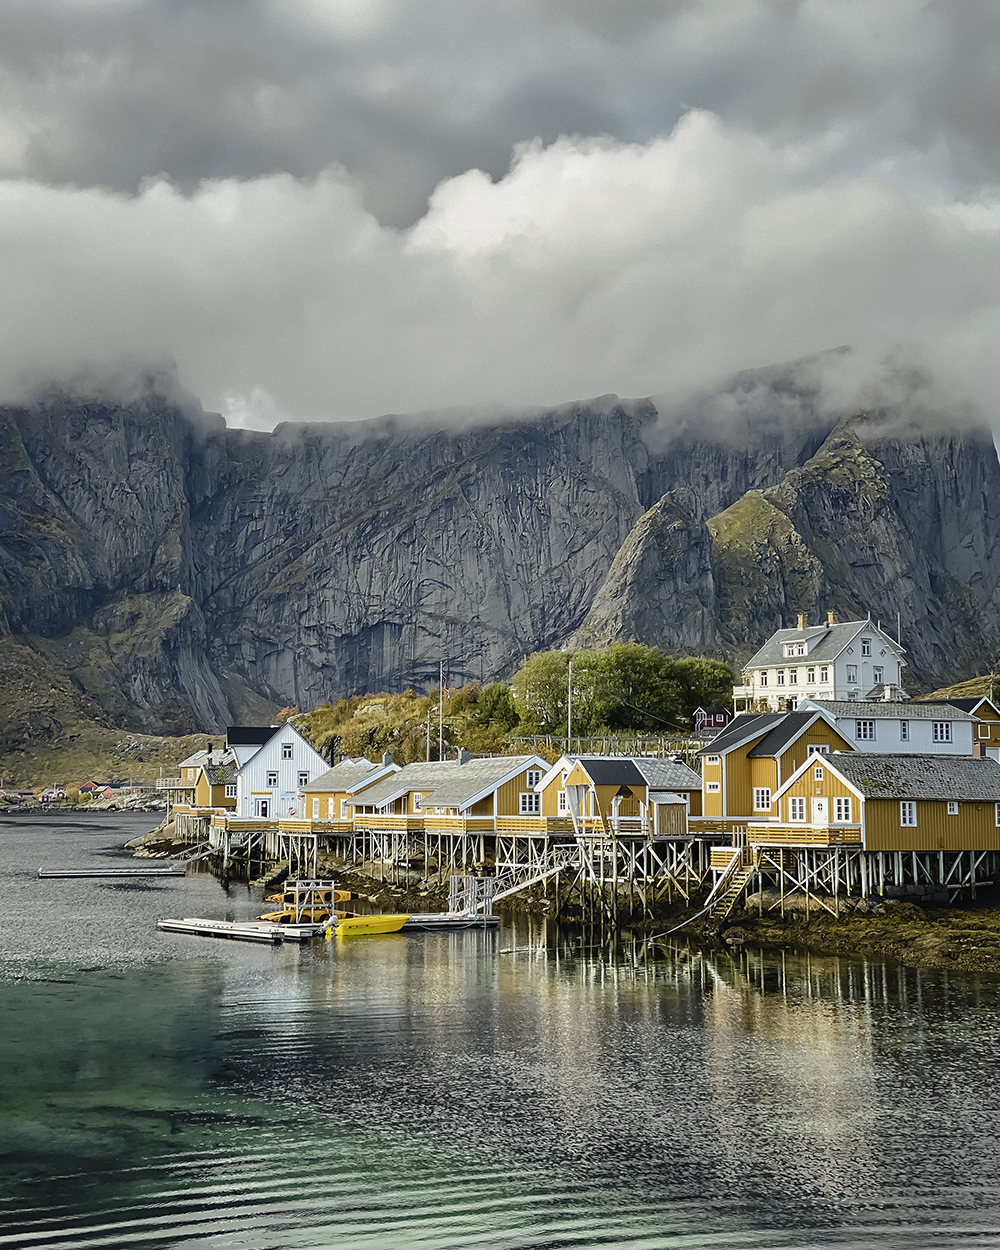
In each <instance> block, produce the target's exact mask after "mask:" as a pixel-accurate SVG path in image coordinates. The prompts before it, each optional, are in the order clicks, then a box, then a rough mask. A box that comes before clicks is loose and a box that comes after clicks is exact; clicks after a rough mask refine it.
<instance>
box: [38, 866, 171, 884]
mask: <svg viewBox="0 0 1000 1250" xmlns="http://www.w3.org/2000/svg"><path fill="white" fill-rule="evenodd" d="M38 875H39V876H40V877H67V878H74V877H110V878H124V879H126V880H128V879H129V878H131V877H183V876H184V869H183V868H182V867H181V866H180V865H179V864H175V865H173V866H172V867H170V868H39V870H38Z"/></svg>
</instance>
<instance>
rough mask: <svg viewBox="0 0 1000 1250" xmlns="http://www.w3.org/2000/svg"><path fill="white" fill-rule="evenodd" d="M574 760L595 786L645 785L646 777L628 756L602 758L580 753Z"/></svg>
mask: <svg viewBox="0 0 1000 1250" xmlns="http://www.w3.org/2000/svg"><path fill="white" fill-rule="evenodd" d="M576 762H577V763H578V764H579V765H580V767H581V768H582V769H584V771H585V772H586V774H587V776H588V777H589V778H590V780H591V781H592V782H593V783H594V785H595V786H642V787H643V788H645V786H646V778H645V777H644V776H643V775H642V773H641V772H640V771H639V769H638V768H637V767H636V765H635V763H634V761H633V760H630V759H629V758H628V756H625V755H622V756H619V757H618V758H617V759H615V758H611V759H602V758H601V757H600V756H594V755H582V756H577V757H576Z"/></svg>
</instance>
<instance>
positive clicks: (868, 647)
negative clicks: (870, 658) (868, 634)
mask: <svg viewBox="0 0 1000 1250" xmlns="http://www.w3.org/2000/svg"><path fill="white" fill-rule="evenodd" d="M871 653H872V640H871V639H870V638H862V639H861V654H862V655H871Z"/></svg>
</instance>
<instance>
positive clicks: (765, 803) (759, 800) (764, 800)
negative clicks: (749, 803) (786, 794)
mask: <svg viewBox="0 0 1000 1250" xmlns="http://www.w3.org/2000/svg"><path fill="white" fill-rule="evenodd" d="M753 810H754V811H755V812H769V811H770V810H771V787H770V786H754V791H753Z"/></svg>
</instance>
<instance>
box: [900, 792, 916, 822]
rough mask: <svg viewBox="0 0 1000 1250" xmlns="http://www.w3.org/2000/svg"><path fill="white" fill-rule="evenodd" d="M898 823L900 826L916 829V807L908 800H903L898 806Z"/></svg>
mask: <svg viewBox="0 0 1000 1250" xmlns="http://www.w3.org/2000/svg"><path fill="white" fill-rule="evenodd" d="M899 823H900V824H901V825H910V826H913V827H916V823H917V805H916V803H912V802H911V801H910V800H909V799H904V800H903V802H902V803H900V805H899Z"/></svg>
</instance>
